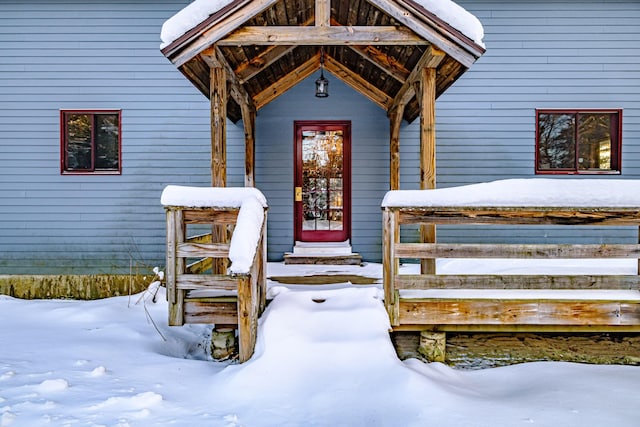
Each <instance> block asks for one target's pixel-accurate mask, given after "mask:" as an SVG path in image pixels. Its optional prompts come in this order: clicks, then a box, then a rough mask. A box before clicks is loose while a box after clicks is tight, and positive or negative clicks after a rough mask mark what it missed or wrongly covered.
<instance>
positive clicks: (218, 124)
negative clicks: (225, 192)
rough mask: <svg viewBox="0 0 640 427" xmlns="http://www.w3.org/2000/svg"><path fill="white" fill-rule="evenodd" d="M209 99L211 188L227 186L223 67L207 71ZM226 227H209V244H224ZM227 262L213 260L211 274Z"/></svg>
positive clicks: (218, 270)
mask: <svg viewBox="0 0 640 427" xmlns="http://www.w3.org/2000/svg"><path fill="white" fill-rule="evenodd" d="M209 77H210V81H209V95H210V97H209V99H210V105H211V186H213V187H226V184H227V76H226V72H225V69H224V68H223V67H211V68H210V69H209ZM227 239H228V238H227V227H226V226H222V225H214V226H212V227H211V242H212V243H226V242H227ZM226 268H227V262H226V260H224V259H214V260H213V266H212V270H213V271H212V272H213V274H224V273H225V270H226Z"/></svg>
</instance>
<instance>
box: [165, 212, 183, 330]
mask: <svg viewBox="0 0 640 427" xmlns="http://www.w3.org/2000/svg"><path fill="white" fill-rule="evenodd" d="M184 240H185V226H184V221H183V214H182V210H181V209H178V210H174V209H170V210H167V267H166V270H167V271H166V276H167V277H166V280H167V298H168V300H169V325H171V326H181V325H183V324H184V291H180V290H178V276H179V275H180V274H184V271H185V259H184V258H178V254H177V247H178V244H180V243H184Z"/></svg>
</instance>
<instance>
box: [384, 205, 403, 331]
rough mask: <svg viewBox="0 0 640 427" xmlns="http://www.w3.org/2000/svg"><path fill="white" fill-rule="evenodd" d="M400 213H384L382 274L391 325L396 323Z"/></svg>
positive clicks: (387, 210) (386, 210) (386, 209)
mask: <svg viewBox="0 0 640 427" xmlns="http://www.w3.org/2000/svg"><path fill="white" fill-rule="evenodd" d="M397 219H398V213H397V211H394V210H391V209H390V208H384V210H383V211H382V224H383V229H382V253H383V255H382V273H383V284H384V305H385V307H386V309H387V313H389V318H390V320H391V324H392V325H393V324H395V323H396V319H395V317H396V316H395V312H396V310H395V309H394V307H395V305H396V303H397V301H396V290H395V283H394V280H395V276H396V274H397V262H396V257H395V244H396V236H397V235H399V233H398V230H397V227H398V224H397Z"/></svg>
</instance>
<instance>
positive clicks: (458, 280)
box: [394, 274, 640, 290]
mask: <svg viewBox="0 0 640 427" xmlns="http://www.w3.org/2000/svg"><path fill="white" fill-rule="evenodd" d="M394 282H395V286H396V288H397V289H413V290H416V289H574V290H578V289H580V290H588V289H608V290H624V289H626V290H640V278H639V277H638V276H636V275H628V276H627V275H615V276H613V275H608V276H605V275H584V276H582V275H544V274H540V275H522V274H517V275H516V274H513V275H488V274H459V275H445V274H431V275H425V274H422V275H417V274H416V275H413V274H411V275H410V274H402V275H396V276H395V278H394Z"/></svg>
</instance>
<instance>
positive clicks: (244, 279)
mask: <svg viewBox="0 0 640 427" xmlns="http://www.w3.org/2000/svg"><path fill="white" fill-rule="evenodd" d="M256 294H257V292H256V278H255V277H251V275H243V276H240V277H238V341H239V360H240V362H241V363H242V362H246V361H247V360H249V359H250V358H251V356H252V355H253V351H254V349H255V346H256V335H257V331H258V298H257V295H256Z"/></svg>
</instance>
